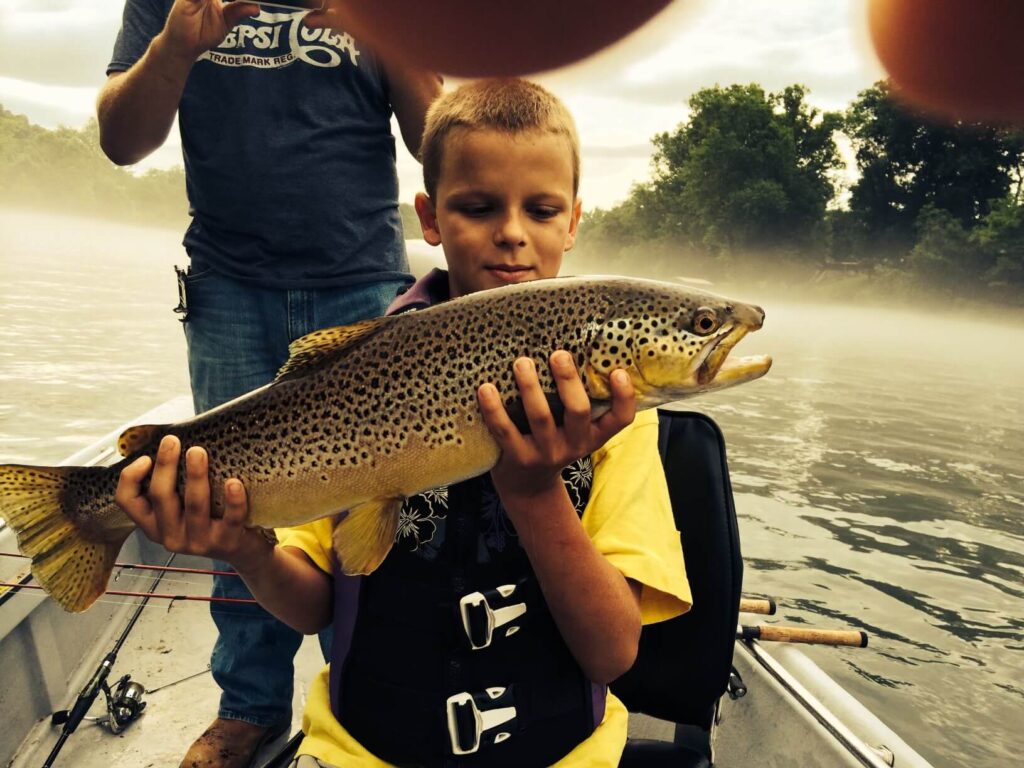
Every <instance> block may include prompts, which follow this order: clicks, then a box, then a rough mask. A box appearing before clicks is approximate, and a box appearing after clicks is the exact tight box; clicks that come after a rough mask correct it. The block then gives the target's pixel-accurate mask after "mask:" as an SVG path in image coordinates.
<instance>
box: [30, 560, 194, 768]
mask: <svg viewBox="0 0 1024 768" xmlns="http://www.w3.org/2000/svg"><path fill="white" fill-rule="evenodd" d="M173 560H174V555H173V554H172V555H171V556H170V557H168V558H167V562H166V563H164V565H165V566H170V564H171V562H172V561H173ZM158 585H159V582H156V583H155V584H153V586H152V587H150V589H149V592H148V593H142V600H141V602H140V603H139V604H138V606H137V607H136V608H135V612H134V613H133V614H132V617H131V619H129V620H128V626H126V627H125V628H124V631H122V632H121V635H120V636H119V637H118V638H117V642H115V643H114V647H113V648H111V649H110V652H109V653H108V654H107V655H106V656H104V657H103V661H102V662H100V665H99V666H98V667H97V668H96V671H95V672H93V675H92V678H90V680H89V682H88V683H86V684H85V687H84V688H83V689H82V690H81V692H80V693H79V694H78V698H77V699H75V703H74V705H73V706H72V707H71V709H70V710H68V711H66V712H54V713H53V718H52V721H53V722H54V723H57V722H60V723H61V724H62V725H63V727H62V728H61V731H60V737H59V738H58V739H57V743H56V744H55V745H54V746H53V749H52V750H51V751H50V754H49V756H48V757H47V758H46V762H45V763H43V768H52V766H53V762H54V760H56V759H57V755H58V754H59V753H60V750H61V749H62V748H63V747H64V743H65V742H66V741H67V740H68V738H69V737H70V736H71V734H72V733H74V732H75V729H76V728H78V725H79V723H81V722H82V718H83V717H85V715H86V714H87V713H88V712H89V708H90V707H92V705H93V702H95V701H96V697H97V696H98V695H99V693H100V691H103V693H104V695H105V696H106V699H107V711H108V712H109V713H110V721H109V722H110V725H111V730H113V731H114V732H115V733H118V732H120V731H121V729H123V728H124V727H126V726H128V725H129V724H130V723H131V722H132V721H134V720H135V719H136V718H137V717H138V716H139V715H140V714H142V711H143V710H144V709H145V707H146V704H145V702H143V701H142V693H143V691H144V689H143V688H142V686H141V685H139V684H138V683H131V682H130V680H131V677H130V675H125V676H124V677H122V678H121V679H120V680H119V681H118V683H117V687H116V690H115V691H114V693H113V694H112V693H111V691H110V687H109V686H108V685H107V677H108V676H109V675H110V670H111V669H112V668H113V666H114V663H115V662H116V661H117V654H118V651H120V650H121V646H122V645H124V643H125V641H126V640H127V639H128V635H129V634H130V633H131V631H132V629H133V628H134V627H135V622H137V621H138V620H139V616H141V615H142V609H143V608H145V607H146V604H147V603H148V602H149V599H150V597H151V596H152V595H153V593H154V592H155V591H156V588H157V586H158ZM32 586H35V585H30V586H29V587H28V588H31V587H32ZM20 588H21V589H25V588H26V587H25V586H22V587H20Z"/></svg>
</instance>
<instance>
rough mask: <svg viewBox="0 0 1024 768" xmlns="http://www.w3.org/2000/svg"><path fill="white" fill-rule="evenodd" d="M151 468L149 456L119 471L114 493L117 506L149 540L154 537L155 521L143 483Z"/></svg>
mask: <svg viewBox="0 0 1024 768" xmlns="http://www.w3.org/2000/svg"><path fill="white" fill-rule="evenodd" d="M152 466H153V461H152V459H150V458H149V456H140V457H139V458H138V459H136V460H135V461H133V462H132V463H131V464H129V465H128V466H127V467H125V468H124V469H122V470H121V475H120V477H119V478H118V480H117V490H116V491H115V492H114V501H115V502H116V503H117V506H119V507H120V508H121V510H122V511H123V512H124V513H125V514H126V515H128V517H130V518H131V520H132V522H134V523H135V524H136V525H137V526H139V528H141V529H142V532H143V533H144V534H145V535H146V536H147V537H149V538H150V539H152V538H154V537H155V536H156V533H157V530H156V521H155V520H154V517H153V507H152V506H151V505H150V503H149V500H148V499H147V498H146V494H145V491H144V488H143V483H144V482H145V480H146V477H147V476H148V475H149V470H150V469H151V468H152Z"/></svg>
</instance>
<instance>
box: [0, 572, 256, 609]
mask: <svg viewBox="0 0 1024 768" xmlns="http://www.w3.org/2000/svg"><path fill="white" fill-rule="evenodd" d="M159 583H160V577H159V576H158V577H156V579H155V583H154V584H153V587H152V589H156V586H157V584H159ZM0 589H10V590H11V592H17V591H18V590H22V589H38V590H42V589H43V587H41V586H39V585H38V584H20V583H18V582H14V581H0ZM103 594H104V595H117V596H118V597H141V598H144V599H145V600H146V601H147V602H148V601H149V600H150V599H152V598H154V597H155V598H157V599H158V600H170V601H171V602H177V601H178V600H196V601H199V602H203V603H235V604H243V605H253V604H255V603H257V602H258V601H257V600H254V599H252V598H248V597H208V596H205V595H154V594H153V593H152V592H126V591H123V590H117V589H108V590H105V591H104V592H103ZM140 607H142V608H144V607H145V603H143V605H142V606H140Z"/></svg>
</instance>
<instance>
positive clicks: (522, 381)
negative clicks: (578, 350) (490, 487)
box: [477, 350, 636, 506]
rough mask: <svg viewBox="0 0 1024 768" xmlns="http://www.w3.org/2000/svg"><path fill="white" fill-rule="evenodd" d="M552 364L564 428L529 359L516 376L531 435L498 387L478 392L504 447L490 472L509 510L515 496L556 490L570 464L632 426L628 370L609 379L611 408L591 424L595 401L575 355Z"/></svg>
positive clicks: (558, 356)
mask: <svg viewBox="0 0 1024 768" xmlns="http://www.w3.org/2000/svg"><path fill="white" fill-rule="evenodd" d="M550 364H551V374H552V376H553V377H554V380H555V384H556V386H557V387H558V396H559V398H560V399H561V401H562V404H563V405H564V406H565V420H564V422H563V425H562V426H561V427H559V426H558V425H556V424H555V419H554V416H553V415H552V413H551V408H550V407H549V405H548V402H547V399H546V398H545V396H544V391H543V390H542V389H541V386H540V381H539V379H538V377H537V369H536V367H535V366H534V363H533V360H531V359H530V358H528V357H521V358H519V359H518V360H516V362H515V366H514V372H515V377H516V384H517V385H518V386H519V393H520V396H521V397H522V401H523V410H524V411H525V412H526V417H527V420H528V421H529V423H530V434H529V435H523V434H522V433H520V431H519V430H518V429H517V428H516V426H515V424H513V423H512V420H511V419H510V418H509V415H508V412H507V411H506V410H505V408H504V406H503V405H502V401H501V396H500V395H499V393H498V390H497V388H495V386H494V385H493V384H484V385H483V386H481V387H480V389H479V390H478V391H477V397H478V400H479V402H480V410H481V412H482V414H483V418H484V422H485V423H486V424H487V428H488V429H489V430H490V431H491V434H492V435H493V436H494V439H495V440H496V441H497V443H498V446H499V447H500V448H501V458H500V459H499V460H498V463H497V465H495V467H494V468H493V469H492V470H491V477H492V478H493V480H494V486H495V488H496V489H497V491H498V494H499V495H500V496H501V498H502V501H503V502H505V504H506V506H508V504H509V501H511V500H512V499H513V498H515V497H520V498H523V499H528V498H529V497H533V496H538V495H540V494H543V493H546V492H548V491H550V490H552V489H553V488H556V487H557V486H558V484H560V483H561V472H562V470H563V469H564V468H565V467H566V466H567V465H568V464H571V463H572V462H573V461H575V460H576V459H579V458H582V457H583V456H587V455H589V454H591V453H593V452H594V451H596V450H597V449H598V448H600V447H601V446H602V445H604V444H605V443H606V442H607V441H608V440H609V438H611V437H612V436H613V435H614V434H616V433H617V432H619V431H620V430H621V429H623V428H624V427H626V426H627V425H628V424H630V423H631V422H632V421H633V417H634V415H635V414H636V399H635V393H634V391H633V383H632V382H631V381H630V379H629V375H628V374H627V373H626V372H625V371H622V370H615V371H613V372H612V373H611V375H610V376H609V381H610V386H611V391H612V406H611V409H610V410H609V411H608V412H607V413H605V414H604V415H602V416H601V418H599V419H597V420H596V421H592V420H591V413H590V398H589V397H588V396H587V391H586V389H585V388H584V386H583V382H582V381H581V380H580V376H579V373H578V372H577V370H576V364H575V362H574V361H573V359H572V356H571V355H570V354H569V353H568V352H565V351H563V350H559V351H557V352H555V353H554V354H552V355H551V360H550Z"/></svg>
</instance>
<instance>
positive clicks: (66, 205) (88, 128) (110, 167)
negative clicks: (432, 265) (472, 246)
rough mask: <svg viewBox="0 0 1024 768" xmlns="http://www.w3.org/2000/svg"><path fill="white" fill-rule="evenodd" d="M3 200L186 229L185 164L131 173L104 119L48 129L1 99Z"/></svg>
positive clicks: (409, 226)
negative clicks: (108, 140)
mask: <svg viewBox="0 0 1024 768" xmlns="http://www.w3.org/2000/svg"><path fill="white" fill-rule="evenodd" d="M0 205H6V206H11V207H29V208H40V209H45V210H52V211H60V212H62V213H70V214H81V215H86V216H93V217H99V218H107V219H112V220H116V221H124V222H130V223H136V224H145V225H150V226H159V227H170V228H174V229H178V230H181V231H182V232H184V230H185V227H186V226H187V225H188V221H189V215H188V199H187V197H186V194H185V171H184V169H183V168H181V167H180V166H179V167H176V168H170V169H167V170H157V169H153V170H149V171H146V172H145V173H141V174H139V173H132V172H131V171H129V170H128V169H126V168H119V167H118V166H116V165H114V164H113V163H111V162H110V160H108V159H107V157H106V155H104V154H103V150H101V149H100V141H99V125H98V123H97V122H96V120H95V119H92V120H90V121H89V122H88V123H87V124H86V125H85V127H84V128H80V129H74V128H64V127H61V128H57V129H56V130H48V129H46V128H43V127H41V126H38V125H34V124H32V123H31V122H29V119H28V118H27V117H26V116H24V115H18V114H15V113H13V112H11V111H9V110H7V109H5V108H4V106H3V105H2V104H0ZM401 214H402V221H403V224H404V226H405V231H406V234H407V236H409V237H417V236H418V235H419V232H420V227H419V220H418V219H417V218H416V212H415V210H414V209H413V207H412V206H411V205H405V204H403V205H402V206H401Z"/></svg>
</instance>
